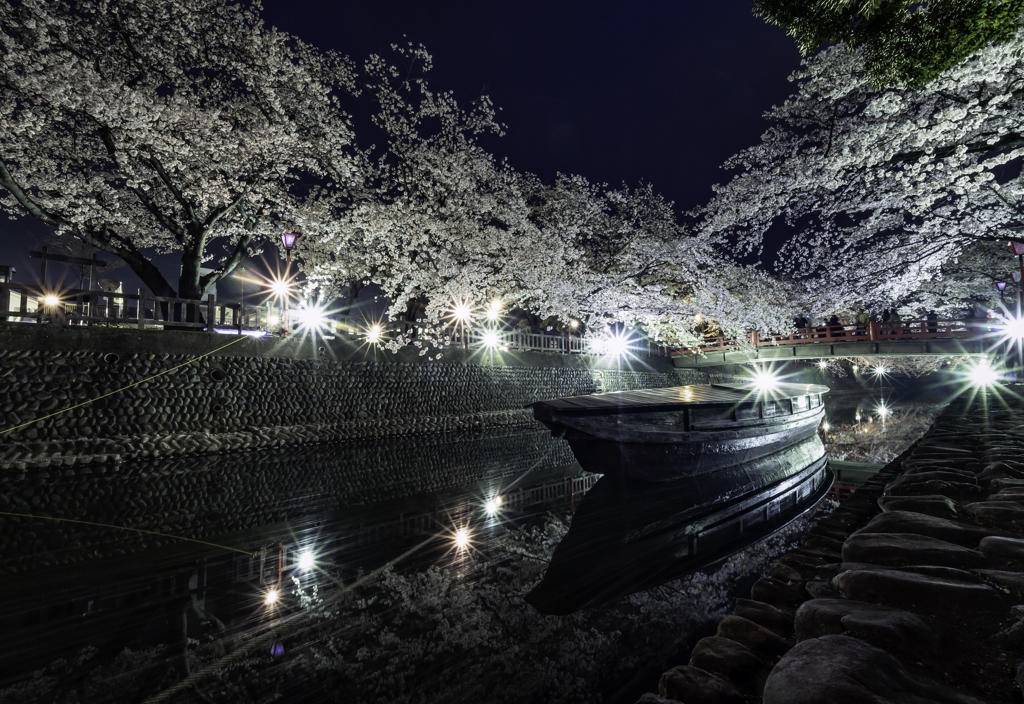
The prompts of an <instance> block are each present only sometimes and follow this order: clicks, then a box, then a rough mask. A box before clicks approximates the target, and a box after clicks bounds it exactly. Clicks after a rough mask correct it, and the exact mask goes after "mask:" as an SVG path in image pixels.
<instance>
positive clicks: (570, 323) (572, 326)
mask: <svg viewBox="0 0 1024 704" xmlns="http://www.w3.org/2000/svg"><path fill="white" fill-rule="evenodd" d="M578 325H579V322H578V321H576V320H570V321H569V327H571V328H572V329H573V330H575V329H576V327H577V326H578Z"/></svg>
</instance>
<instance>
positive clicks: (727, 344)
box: [671, 319, 996, 357]
mask: <svg viewBox="0 0 1024 704" xmlns="http://www.w3.org/2000/svg"><path fill="white" fill-rule="evenodd" d="M993 334H996V331H995V325H994V323H993V321H992V320H988V319H979V320H974V319H968V320H946V319H937V320H903V321H899V322H889V323H879V322H869V323H865V324H863V325H862V324H858V323H851V324H848V325H815V326H812V327H808V328H797V329H796V330H794V331H793V332H792V333H787V334H782V333H770V334H768V335H761V334H759V333H758V332H757V331H754V332H752V333H750V339H749V340H745V341H743V342H740V341H739V340H736V339H734V338H726V337H721V336H719V337H705V338H704V344H702V345H700V346H698V347H697V348H696V349H676V350H673V351H672V352H671V355H672V356H673V357H678V356H681V355H688V354H703V353H706V352H729V351H731V350H737V349H740V348H742V347H747V346H753V347H774V346H779V345H814V344H820V343H823V342H826V343H828V342H888V341H892V340H931V339H944V340H946V339H956V338H966V339H977V338H979V337H984V336H987V335H993Z"/></svg>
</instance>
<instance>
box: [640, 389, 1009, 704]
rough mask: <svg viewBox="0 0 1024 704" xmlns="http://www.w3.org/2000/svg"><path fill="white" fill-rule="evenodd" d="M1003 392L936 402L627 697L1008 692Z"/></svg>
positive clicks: (883, 697) (947, 703) (830, 698)
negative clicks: (648, 683)
mask: <svg viewBox="0 0 1024 704" xmlns="http://www.w3.org/2000/svg"><path fill="white" fill-rule="evenodd" d="M1019 394H1020V387H1019V386H1018V387H1015V388H1014V389H1013V391H1012V392H1011V391H1010V389H1008V388H1000V389H997V390H994V391H989V392H987V393H982V394H980V395H979V396H978V397H977V398H975V399H966V398H963V397H962V398H961V399H960V400H959V401H955V402H954V403H952V404H951V405H950V406H949V407H948V408H947V410H946V411H945V413H944V414H943V415H942V416H941V417H940V418H939V420H937V421H936V423H935V425H934V426H933V428H932V429H931V430H930V431H929V432H928V433H927V434H926V435H925V436H924V437H923V438H922V439H921V440H920V441H919V442H918V443H917V444H916V445H915V446H914V447H912V448H911V449H909V450H908V451H907V452H906V453H904V455H902V456H901V457H899V458H898V459H897V460H895V461H894V462H892V463H890V464H889V465H888V466H886V468H885V469H884V470H883V471H882V472H881V473H880V474H879V476H878V477H877V478H876V479H873V480H871V481H870V482H868V484H867V485H866V486H865V487H863V488H862V489H859V490H858V491H857V492H856V493H855V494H854V495H853V496H851V497H850V498H849V499H847V500H846V501H845V502H844V503H843V504H842V505H841V506H840V507H839V509H838V510H836V511H835V513H833V514H832V515H831V516H829V517H827V518H825V519H823V520H821V521H820V522H819V523H818V525H817V526H816V527H815V528H813V529H812V530H811V531H810V532H809V533H808V534H807V536H806V537H805V538H804V539H803V541H802V545H801V547H799V548H798V549H796V550H793V551H792V552H790V553H789V554H787V555H785V556H784V557H782V558H781V559H780V560H779V562H778V563H777V564H776V565H774V566H773V567H772V568H771V569H770V570H769V571H768V573H767V575H766V576H765V577H764V578H763V579H761V580H760V581H758V582H757V583H756V584H754V585H753V588H752V589H751V595H750V597H751V598H750V599H738V600H737V602H736V606H735V611H734V613H733V614H732V615H729V616H727V617H726V618H724V619H723V620H722V621H721V622H720V623H719V624H718V631H717V634H716V635H714V636H711V637H708V638H704V639H703V640H701V641H699V642H698V643H697V644H696V646H695V648H694V649H693V652H692V657H691V659H690V662H689V664H688V665H683V666H679V667H675V668H673V669H671V670H669V671H668V672H666V673H665V674H664V675H662V677H661V682H660V684H659V689H660V696H658V695H655V694H647V695H644V696H643V697H642V698H641V699H640V703H642V704H665V703H666V702H703V703H704V704H726V703H728V704H742V703H743V702H748V703H749V702H764V704H812V703H813V704H818V703H820V702H829V703H830V704H852V703H854V702H858V703H859V702H866V701H871V702H876V703H877V702H894V703H895V702H908V701H914V702H920V703H921V704H924V703H926V702H943V703H944V704H980V702H990V703H991V702H1019V701H1020V699H1021V691H1020V690H1021V689H1024V664H1022V661H1024V606H1022V604H1024V430H1022V428H1024V401H1022V399H1021V397H1020V396H1019ZM638 704H639V703H638Z"/></svg>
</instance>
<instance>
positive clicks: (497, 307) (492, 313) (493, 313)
mask: <svg viewBox="0 0 1024 704" xmlns="http://www.w3.org/2000/svg"><path fill="white" fill-rule="evenodd" d="M499 316H501V299H500V298H495V299H494V300H493V301H491V307H490V308H488V309H487V319H488V320H497V319H498V318H499Z"/></svg>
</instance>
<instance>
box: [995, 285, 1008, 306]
mask: <svg viewBox="0 0 1024 704" xmlns="http://www.w3.org/2000/svg"><path fill="white" fill-rule="evenodd" d="M996 288H997V289H999V302H1000V303H1005V299H1004V298H1003V291H1005V290H1006V282H1005V281H996Z"/></svg>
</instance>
